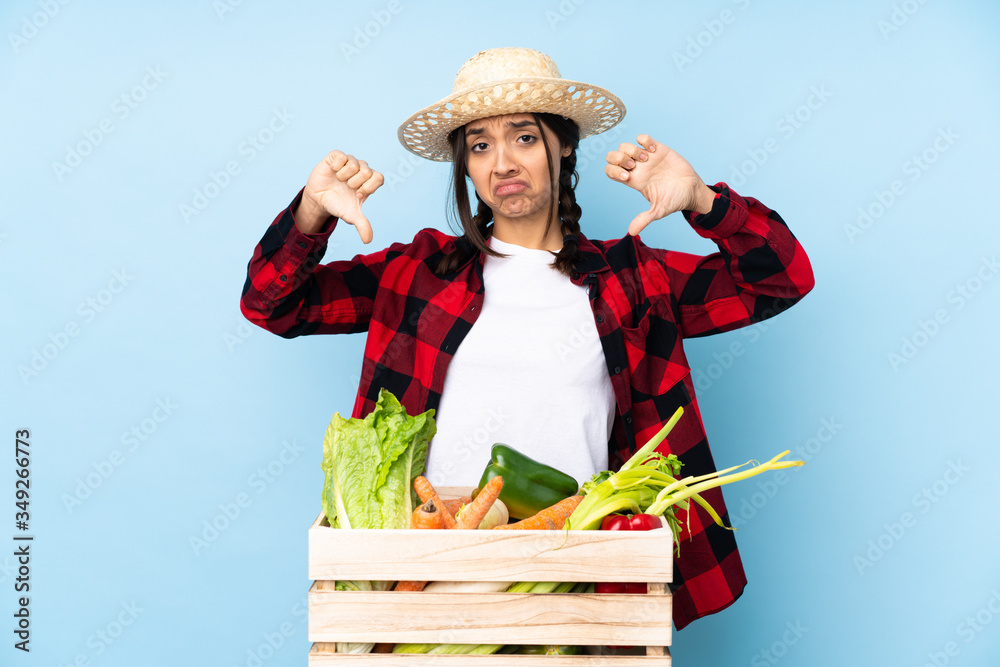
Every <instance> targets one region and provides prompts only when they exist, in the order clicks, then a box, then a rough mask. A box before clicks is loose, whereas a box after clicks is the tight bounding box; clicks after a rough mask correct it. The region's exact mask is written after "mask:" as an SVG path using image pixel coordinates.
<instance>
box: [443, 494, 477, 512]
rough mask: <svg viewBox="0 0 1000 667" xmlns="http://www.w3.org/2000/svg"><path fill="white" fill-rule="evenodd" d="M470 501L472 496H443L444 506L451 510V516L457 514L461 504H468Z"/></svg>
mask: <svg viewBox="0 0 1000 667" xmlns="http://www.w3.org/2000/svg"><path fill="white" fill-rule="evenodd" d="M471 502H472V496H462V497H461V498H445V499H444V508H445V509H446V510H448V511H449V512H451V515H452V516H455V515H456V514H458V510H460V509H462V505H468V504H469V503H471Z"/></svg>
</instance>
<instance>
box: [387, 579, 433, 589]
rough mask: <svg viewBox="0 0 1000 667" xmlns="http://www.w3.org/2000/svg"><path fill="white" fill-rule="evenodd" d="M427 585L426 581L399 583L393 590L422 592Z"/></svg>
mask: <svg viewBox="0 0 1000 667" xmlns="http://www.w3.org/2000/svg"><path fill="white" fill-rule="evenodd" d="M426 585H427V582H426V581H397V582H396V587H395V588H393V589H392V590H394V591H422V590H424V586H426Z"/></svg>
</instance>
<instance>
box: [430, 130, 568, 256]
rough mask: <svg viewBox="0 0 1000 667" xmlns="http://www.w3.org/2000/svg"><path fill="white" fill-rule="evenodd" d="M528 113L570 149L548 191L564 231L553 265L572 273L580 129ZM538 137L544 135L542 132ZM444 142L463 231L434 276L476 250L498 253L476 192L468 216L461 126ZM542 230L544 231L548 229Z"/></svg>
mask: <svg viewBox="0 0 1000 667" xmlns="http://www.w3.org/2000/svg"><path fill="white" fill-rule="evenodd" d="M531 115H532V116H534V118H535V122H536V123H538V126H539V129H541V127H542V124H543V123H544V124H545V126H546V127H548V128H549V129H550V130H552V132H553V133H555V135H556V137H557V138H558V139H559V141H560V143H561V145H563V146H569V147H571V148H572V149H573V150H571V151H570V154H569V155H568V156H566V157H563V158H561V159H560V162H559V175H558V176H557V177H556V180H555V181H553V183H552V191H553V192H558V193H559V195H558V200H557V201H553V206H558V210H557V218H558V220H559V222H560V224H561V225H562V229H563V230H564V236H563V247H562V249H561V250H560V251H559V252H558V253H554V254H555V257H556V260H555V263H554V265H553V266H554V267H555V269H556V270H557V271H559V272H560V273H564V274H566V275H567V276H572V275H573V273H574V271H575V269H576V265H577V262H578V261H579V247H578V245H579V244H578V235H579V234H580V216H581V215H582V214H583V211H582V210H581V209H580V206H579V205H578V204H577V203H576V192H575V191H574V190H575V188H576V185H577V183H578V182H579V180H580V175H579V174H578V173H577V172H576V149H577V146H579V145H580V128H579V127H578V126H577V124H576V123H575V122H573V121H572V120H570V119H569V118H566V117H564V116H558V115H556V114H549V113H533V114H531ZM542 136H543V137H544V134H543V135H542ZM448 142H449V143H450V144H451V149H452V159H453V161H452V180H451V188H450V191H451V192H450V194H451V198H452V204H453V206H454V212H455V213H456V214H457V216H458V221H459V223H460V224H461V226H462V231H463V233H462V235H461V236H459V237H458V240H457V241H456V243H455V249H454V250H453V251H452V252H450V253H448V254H447V255H445V256H444V257H442V258H441V260H440V261H439V262H438V264H437V266H436V267H435V269H434V272H435V273H436V274H438V275H443V274H446V273H452V272H454V271H456V270H457V269H458V267H459V266H461V265H462V264H463V263H464V262H465V261H466V260H468V259H469V258H470V257H472V256H473V255H474V254H475V252H476V251H477V250H479V251H482V252H484V253H486V254H488V255H492V256H494V257H501V256H502V255H500V253H498V252H496V251H495V250H492V249H491V248H490V247H489V246H488V245H487V244H486V228H487V226H488V225H489V223H490V222H492V221H493V211H492V210H491V209H490V207H489V206H487V205H486V203H485V202H484V201H483V200H482V199H481V198H480V197H479V194H478V193H476V200H477V201H478V202H479V206H478V207H477V210H476V214H475V215H472V210H471V208H470V206H469V190H468V185H467V181H466V178H467V177H468V175H469V171H468V167H467V165H466V162H465V153H466V144H465V128H464V126H463V127H460V128H458V129H456V130H453V131H452V132H451V133H450V134H449V135H448ZM542 144H543V145H544V146H545V156H546V159H547V160H548V164H549V169H550V171H551V167H552V155H551V152H550V151H549V145H548V143H547V142H545V141H542ZM550 224H551V223H550ZM545 231H546V233H547V232H548V229H546V230H545Z"/></svg>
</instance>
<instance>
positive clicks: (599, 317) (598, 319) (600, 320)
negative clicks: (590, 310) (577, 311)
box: [596, 315, 604, 324]
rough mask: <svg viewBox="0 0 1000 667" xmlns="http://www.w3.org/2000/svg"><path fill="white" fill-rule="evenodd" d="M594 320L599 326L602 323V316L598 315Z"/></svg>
mask: <svg viewBox="0 0 1000 667" xmlns="http://www.w3.org/2000/svg"><path fill="white" fill-rule="evenodd" d="M596 319H597V323H598V324H600V323H601V322H603V321H604V315H598V316H597V318H596Z"/></svg>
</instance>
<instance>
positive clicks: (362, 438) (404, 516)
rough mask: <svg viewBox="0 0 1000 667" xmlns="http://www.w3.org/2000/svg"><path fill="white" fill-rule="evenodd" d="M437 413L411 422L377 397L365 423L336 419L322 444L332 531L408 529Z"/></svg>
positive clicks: (389, 399)
mask: <svg viewBox="0 0 1000 667" xmlns="http://www.w3.org/2000/svg"><path fill="white" fill-rule="evenodd" d="M435 431H436V427H435V425H434V411H433V410H428V411H427V412H424V413H423V414H420V415H417V416H415V417H410V416H408V415H407V414H406V411H405V410H404V409H403V407H402V406H401V405H400V404H399V401H397V400H396V398H395V397H394V396H393V395H392V394H391V393H389V392H387V391H385V390H382V391H380V392H379V396H378V401H377V402H376V405H375V410H374V411H372V412H371V414H369V415H368V416H367V417H365V418H364V419H344V418H342V417H341V416H340V415H339V414H335V415H333V419H332V420H331V421H330V425H329V427H328V428H327V430H326V437H325V438H324V439H323V464H322V468H323V471H324V472H325V473H326V480H325V483H324V485H323V511H324V512H325V513H326V517H327V520H328V521H329V522H330V525H331V526H332V527H334V528H408V527H409V526H410V513H411V512H412V511H413V509H414V508H415V507H416V506H417V503H416V501H415V499H414V498H413V494H412V492H411V488H412V484H413V480H414V478H416V477H417V476H418V475H420V474H422V473H423V471H424V464H425V463H426V460H427V444H428V442H429V441H430V439H431V438H432V437H433V436H434V433H435Z"/></svg>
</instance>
